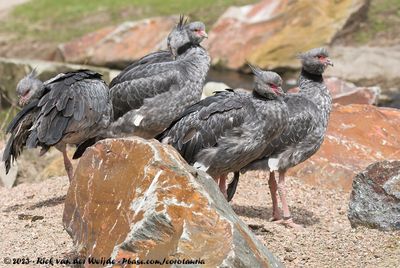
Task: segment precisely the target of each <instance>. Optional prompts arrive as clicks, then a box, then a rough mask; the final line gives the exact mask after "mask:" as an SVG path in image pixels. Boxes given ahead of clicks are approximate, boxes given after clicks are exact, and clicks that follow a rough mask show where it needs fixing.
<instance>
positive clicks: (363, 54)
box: [326, 45, 400, 91]
mask: <svg viewBox="0 0 400 268" xmlns="http://www.w3.org/2000/svg"><path fill="white" fill-rule="evenodd" d="M329 52H330V56H331V58H332V59H333V60H334V63H335V67H334V68H328V69H327V71H326V75H329V76H336V77H339V78H341V79H344V80H346V81H350V82H353V83H356V84H358V85H366V86H371V85H380V86H381V88H382V90H383V91H386V90H387V89H389V88H391V87H395V88H397V89H398V88H399V83H400V75H399V73H400V45H395V46H391V47H369V46H358V47H344V46H334V47H333V48H332V49H330V51H329Z"/></svg>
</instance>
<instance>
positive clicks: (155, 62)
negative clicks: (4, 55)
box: [106, 17, 210, 138]
mask: <svg viewBox="0 0 400 268" xmlns="http://www.w3.org/2000/svg"><path fill="white" fill-rule="evenodd" d="M206 37H207V34H206V32H205V26H204V24H203V23H202V22H193V23H190V24H188V25H187V24H186V21H184V20H183V17H182V18H181V20H180V22H179V23H178V25H177V26H176V27H175V28H174V30H173V31H172V32H171V33H170V35H169V36H168V46H169V52H170V55H172V60H170V61H169V60H168V56H166V55H165V54H164V53H163V52H159V54H153V56H151V57H150V58H148V59H147V60H146V61H142V62H143V63H144V64H139V65H136V66H133V67H132V66H131V67H128V68H127V70H125V71H123V72H122V74H120V75H119V76H118V77H117V78H116V79H114V81H112V83H111V85H112V88H111V100H112V104H113V109H114V119H115V120H116V121H115V122H113V123H112V124H111V125H110V128H109V131H108V133H107V134H106V136H111V137H115V136H122V135H137V136H141V137H144V138H153V137H155V136H156V135H158V134H159V133H161V132H162V131H163V130H164V129H166V128H167V127H168V126H169V125H170V124H171V123H172V121H173V120H175V118H176V117H177V116H178V115H179V114H181V113H182V112H183V111H184V110H185V108H186V107H188V106H190V105H192V104H194V103H196V102H197V101H199V100H200V98H201V93H202V88H203V85H204V81H205V78H206V75H207V72H208V69H209V66H210V57H209V56H208V53H207V51H206V50H205V49H204V48H203V47H201V46H200V42H201V41H202V40H204V38H206ZM160 54H161V55H162V56H160ZM157 55H158V56H157ZM160 58H161V60H160ZM165 60H167V61H165ZM146 62H147V63H146ZM148 62H151V63H148Z"/></svg>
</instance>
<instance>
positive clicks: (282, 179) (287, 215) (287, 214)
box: [278, 171, 303, 229]
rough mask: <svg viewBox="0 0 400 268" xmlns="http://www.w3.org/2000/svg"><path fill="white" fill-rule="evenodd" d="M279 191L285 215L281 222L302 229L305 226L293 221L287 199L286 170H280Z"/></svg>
mask: <svg viewBox="0 0 400 268" xmlns="http://www.w3.org/2000/svg"><path fill="white" fill-rule="evenodd" d="M278 192H279V196H280V198H281V203H282V211H283V217H282V220H281V221H280V223H282V224H284V225H286V226H288V227H291V228H295V229H301V228H303V226H301V225H298V224H296V223H294V222H293V219H292V216H291V215H290V211H289V206H288V204H287V200H286V186H285V172H281V171H280V172H279V182H278Z"/></svg>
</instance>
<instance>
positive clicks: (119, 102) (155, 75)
mask: <svg viewBox="0 0 400 268" xmlns="http://www.w3.org/2000/svg"><path fill="white" fill-rule="evenodd" d="M184 73H185V72H184V69H183V68H181V66H180V64H179V63H177V62H162V63H155V64H150V65H145V66H144V67H143V68H140V70H136V71H135V73H134V74H131V75H130V80H126V81H124V82H121V83H119V84H116V85H114V86H113V87H112V88H111V99H112V103H113V108H114V118H115V119H117V118H119V117H121V116H122V115H124V114H125V113H127V112H128V111H131V110H134V109H138V108H140V107H141V106H142V105H143V103H144V101H145V100H146V99H149V98H153V97H155V96H157V95H160V94H162V93H164V92H168V91H170V90H171V89H174V88H179V87H178V85H179V81H180V80H181V77H182V75H184Z"/></svg>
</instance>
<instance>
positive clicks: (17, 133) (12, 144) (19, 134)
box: [2, 100, 39, 174]
mask: <svg viewBox="0 0 400 268" xmlns="http://www.w3.org/2000/svg"><path fill="white" fill-rule="evenodd" d="M38 102H39V101H38V100H35V101H32V102H31V103H29V104H28V105H26V106H25V107H24V108H23V109H22V110H21V111H20V112H19V113H18V114H17V115H16V116H15V117H14V118H13V120H12V121H11V122H10V124H9V125H8V127H7V129H6V133H11V136H10V138H9V139H8V141H7V145H6V147H5V149H4V152H3V157H2V160H3V161H4V165H5V168H6V174H8V172H9V171H10V168H11V162H13V161H15V160H16V159H17V157H18V156H19V155H20V153H21V152H22V150H23V147H24V145H25V142H26V136H27V132H28V131H29V130H27V129H24V130H22V129H20V128H21V126H20V122H21V121H22V120H23V119H24V118H25V117H26V116H27V115H29V114H30V112H31V111H32V110H33V109H34V108H35V107H36V106H37V104H38Z"/></svg>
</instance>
